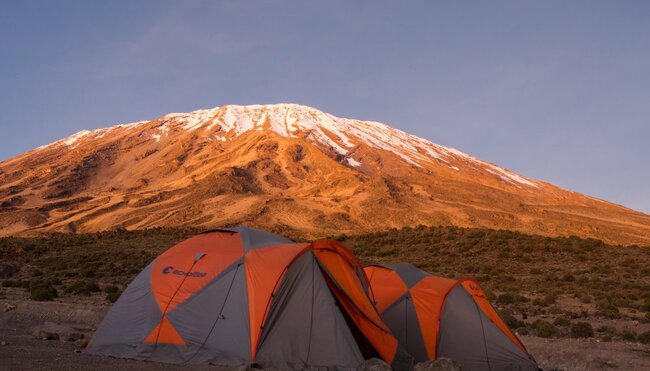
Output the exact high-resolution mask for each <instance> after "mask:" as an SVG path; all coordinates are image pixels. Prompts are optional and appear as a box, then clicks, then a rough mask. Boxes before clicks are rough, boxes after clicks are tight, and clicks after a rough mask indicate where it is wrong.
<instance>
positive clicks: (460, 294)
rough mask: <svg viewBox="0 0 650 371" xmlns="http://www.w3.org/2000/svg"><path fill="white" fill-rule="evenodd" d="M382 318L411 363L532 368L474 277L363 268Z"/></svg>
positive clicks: (405, 268) (385, 267) (408, 269)
mask: <svg viewBox="0 0 650 371" xmlns="http://www.w3.org/2000/svg"><path fill="white" fill-rule="evenodd" d="M365 272H366V275H367V277H368V280H369V282H370V287H371V290H370V291H371V295H372V296H374V301H375V305H376V307H377V310H378V311H379V313H380V314H381V318H382V320H383V321H384V322H385V323H386V324H387V325H388V326H389V327H390V329H391V331H392V333H393V335H394V336H395V337H397V339H398V340H399V342H400V344H401V345H402V346H404V348H405V349H406V351H407V352H408V353H410V354H411V355H412V356H414V358H415V361H416V362H424V361H426V360H430V359H436V358H439V357H446V358H451V359H452V360H454V361H456V362H458V363H459V364H460V365H461V368H462V369H463V370H464V371H465V370H506V369H507V370H537V369H538V367H537V364H536V363H535V361H534V360H533V359H532V357H531V356H530V355H529V354H528V351H527V350H526V348H525V347H524V345H523V344H522V343H521V341H519V339H518V338H517V337H516V336H515V335H514V334H513V333H512V331H510V329H509V328H508V326H507V325H506V324H505V323H504V322H503V321H502V320H501V318H500V317H499V315H498V314H497V313H496V311H495V310H494V308H493V307H492V305H490V302H489V301H488V299H487V297H486V296H485V293H484V292H483V290H482V289H481V286H480V285H479V284H478V282H476V281H475V280H473V279H470V278H467V279H461V280H451V279H446V278H442V277H436V276H432V275H430V274H428V273H426V272H424V271H422V270H420V269H418V268H416V267H415V266H413V265H410V264H404V263H401V264H384V265H373V266H369V267H366V268H365Z"/></svg>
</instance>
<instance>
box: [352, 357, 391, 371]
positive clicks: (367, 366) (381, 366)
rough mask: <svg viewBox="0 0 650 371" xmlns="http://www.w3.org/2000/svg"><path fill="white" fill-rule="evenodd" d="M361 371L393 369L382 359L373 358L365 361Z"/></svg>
mask: <svg viewBox="0 0 650 371" xmlns="http://www.w3.org/2000/svg"><path fill="white" fill-rule="evenodd" d="M359 370H360V371H392V370H393V368H392V367H390V365H389V364H388V363H386V362H384V361H382V360H381V359H377V358H371V359H367V360H365V361H364V362H363V363H362V364H361V366H360V367H359Z"/></svg>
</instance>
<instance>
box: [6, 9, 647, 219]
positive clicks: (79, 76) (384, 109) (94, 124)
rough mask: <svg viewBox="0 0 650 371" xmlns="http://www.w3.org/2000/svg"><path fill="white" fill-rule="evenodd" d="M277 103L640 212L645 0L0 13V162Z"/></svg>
mask: <svg viewBox="0 0 650 371" xmlns="http://www.w3.org/2000/svg"><path fill="white" fill-rule="evenodd" d="M279 102H290V103H300V104H305V105H310V106H313V107H316V108H319V109H322V110H324V111H326V112H329V113H332V114H334V115H337V116H342V117H350V118H359V119H366V120H377V121H381V122H384V123H387V124H389V125H391V126H394V127H397V128H399V129H402V130H405V131H407V132H410V133H413V134H416V135H419V136H421V137H424V138H427V139H429V140H431V141H433V142H436V143H439V144H442V145H447V146H452V147H455V148H458V149H460V150H462V151H464V152H467V153H470V154H472V155H474V156H477V157H479V158H481V159H484V160H487V161H491V162H494V163H497V164H499V165H501V166H504V167H506V168H509V169H512V170H515V171H517V172H519V173H522V174H523V175H526V176H529V177H533V178H537V179H541V180H545V181H549V182H552V183H555V184H556V185H559V186H561V187H564V188H568V189H571V190H575V191H578V192H581V193H586V194H589V195H592V196H596V197H601V198H604V199H607V200H610V201H613V202H617V203H620V204H623V205H626V206H629V207H631V208H634V209H637V210H642V211H645V212H648V213H650V1H615V0H612V1H595V0H594V1H591V0H590V1H564V0H563V1H525V0H516V1H421V2H417V1H409V2H406V1H386V2H382V1H358V2H352V1H295V2H290V1H255V2H253V1H250V2H248V1H221V2H220V1H174V2H171V1H170V2H168V1H158V0H157V1H141V0H128V1H99V0H97V1H90V0H80V1H45V0H43V1H29V0H20V1H3V2H1V3H0V160H2V159H7V158H10V157H13V156H15V155H17V154H19V153H22V152H25V151H27V150H29V149H31V148H34V147H37V146H40V145H43V144H46V143H49V142H52V141H54V140H56V139H59V138H62V137H65V136H68V135H70V134H72V133H74V132H76V131H79V130H82V129H94V128H99V127H106V126H110V125H114V124H118V123H126V122H133V121H139V120H143V119H152V118H155V117H157V116H159V115H162V114H165V113H168V112H186V111H190V110H194V109H198V108H209V107H215V106H220V105H223V104H228V103H234V104H252V103H262V104H263V103H279Z"/></svg>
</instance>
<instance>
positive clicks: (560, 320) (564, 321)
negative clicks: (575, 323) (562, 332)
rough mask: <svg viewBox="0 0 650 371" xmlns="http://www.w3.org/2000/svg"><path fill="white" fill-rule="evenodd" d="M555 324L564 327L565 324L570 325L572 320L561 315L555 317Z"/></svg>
mask: <svg viewBox="0 0 650 371" xmlns="http://www.w3.org/2000/svg"><path fill="white" fill-rule="evenodd" d="M553 324H554V325H555V326H560V327H564V326H569V325H570V324H571V321H570V320H569V319H568V318H566V317H564V316H559V317H557V318H555V320H554V321H553Z"/></svg>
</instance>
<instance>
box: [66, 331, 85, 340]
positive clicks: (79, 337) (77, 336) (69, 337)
mask: <svg viewBox="0 0 650 371" xmlns="http://www.w3.org/2000/svg"><path fill="white" fill-rule="evenodd" d="M84 338H85V336H84V334H80V333H78V332H71V333H69V334H63V335H62V336H61V340H63V341H77V340H82V339H84Z"/></svg>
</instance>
